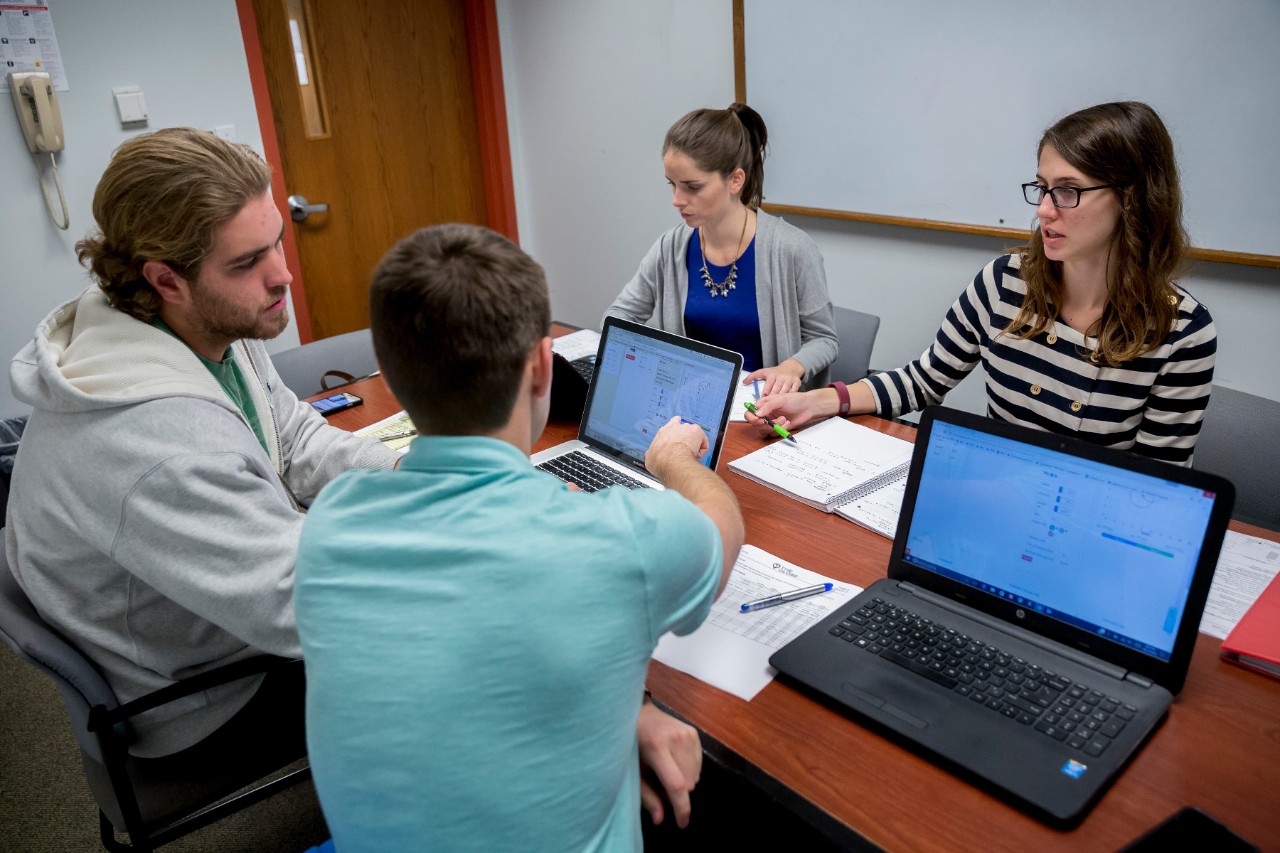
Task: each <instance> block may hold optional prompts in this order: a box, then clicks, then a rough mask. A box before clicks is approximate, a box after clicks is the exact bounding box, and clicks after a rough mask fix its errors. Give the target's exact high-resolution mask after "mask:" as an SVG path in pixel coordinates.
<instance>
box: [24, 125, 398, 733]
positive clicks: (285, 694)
mask: <svg viewBox="0 0 1280 853" xmlns="http://www.w3.org/2000/svg"><path fill="white" fill-rule="evenodd" d="M270 181H271V170H270V167H269V166H268V165H267V164H266V163H265V162H263V160H262V159H261V158H260V157H259V156H258V155H257V154H256V153H254V152H253V151H252V150H251V149H249V148H247V147H245V146H240V145H233V144H230V143H227V142H224V141H223V140H221V139H218V138H217V137H215V136H214V135H213V134H210V133H205V132H203V131H198V130H192V129H178V128H175V129H169V130H161V131H157V132H155V133H151V134H146V135H144V136H139V137H136V138H134V139H131V140H129V141H128V142H126V143H125V144H124V145H122V146H121V147H120V149H119V150H118V151H117V152H116V154H115V156H114V157H113V158H112V161H111V163H110V164H109V166H108V167H107V170H106V172H105V174H104V175H103V177H102V180H101V181H100V182H99V184H98V188H97V191H96V193H95V196H94V203H93V213H94V218H95V219H96V220H97V223H98V227H99V229H100V230H99V232H98V233H95V234H91V235H90V236H89V237H88V238H86V239H85V240H82V241H81V242H80V243H79V244H77V247H76V248H77V252H78V254H79V257H80V260H81V262H82V263H84V264H85V265H86V266H88V267H89V269H90V271H91V273H92V275H93V278H94V279H95V280H96V282H97V286H96V287H90V288H89V289H88V290H86V291H85V292H84V293H83V294H81V295H80V296H79V297H78V298H76V299H74V300H72V301H70V302H68V303H67V304H65V305H62V306H61V307H59V308H57V309H56V310H54V311H53V313H52V314H50V315H49V316H48V317H47V318H46V319H45V320H44V321H43V322H42V323H41V324H40V325H39V327H38V328H37V329H36V333H35V336H34V339H33V340H32V341H31V343H29V344H28V345H27V346H26V347H24V348H23V350H22V351H21V352H19V353H18V355H17V356H16V357H15V358H14V360H13V362H12V364H11V365H10V380H11V383H12V385H13V391H14V395H15V396H16V397H18V398H19V399H20V400H22V401H23V402H25V403H28V404H29V405H31V406H32V408H33V409H34V412H33V414H32V415H31V419H30V422H29V424H28V427H27V430H26V433H25V434H24V436H23V439H22V442H21V445H20V447H19V451H18V457H17V461H16V465H15V468H14V473H13V481H12V496H11V498H10V503H9V514H8V519H9V521H8V527H7V529H6V531H5V543H4V544H5V549H6V553H7V556H8V561H9V565H10V567H11V568H12V570H13V573H14V575H15V576H16V577H17V580H18V583H19V584H21V586H22V588H23V589H24V590H26V592H27V595H28V596H30V598H31V600H32V602H33V603H34V604H35V606H36V608H37V610H39V611H40V614H41V615H42V616H43V617H44V618H45V619H46V620H47V621H48V622H49V623H50V624H52V625H53V626H54V627H55V628H57V629H58V630H59V631H61V632H62V633H63V634H64V635H66V636H67V637H69V638H71V639H72V640H73V641H74V642H75V643H76V644H77V645H78V646H79V647H80V648H81V649H82V650H83V651H84V652H85V653H86V654H87V655H88V656H89V657H90V658H92V659H93V661H94V662H95V663H96V664H97V665H98V667H99V668H100V669H101V670H102V671H103V673H104V674H105V675H106V677H107V680H108V681H109V682H110V684H111V685H112V687H113V688H114V689H115V691H116V694H117V695H118V696H119V698H120V700H121V701H128V700H130V699H133V698H135V697H137V696H139V695H142V694H144V693H148V692H151V691H153V690H157V689H159V688H161V687H164V686H166V685H168V684H171V683H173V682H175V681H177V680H180V679H183V678H187V677H189V676H191V675H194V674H196V673H199V672H202V671H205V670H208V669H213V668H215V667H217V666H220V665H223V664H226V663H231V662H233V661H236V660H240V659H242V658H247V657H251V656H254V655H259V654H262V653H264V652H265V653H269V654H274V655H280V656H283V657H295V658H296V657H301V654H302V652H301V648H300V646H299V642H298V634H297V628H296V625H295V620H294V610H293V578H294V558H295V555H296V552H297V546H298V536H299V531H300V530H301V527H302V521H303V517H304V515H303V509H302V507H303V506H304V505H306V504H307V503H308V502H309V501H310V499H311V498H312V497H313V496H314V495H315V494H316V493H317V492H318V491H319V490H320V488H321V487H322V486H323V485H324V484H325V483H327V482H328V481H329V480H330V479H332V478H333V477H334V476H335V475H337V474H338V473H340V472H342V471H344V470H346V469H348V468H353V467H366V468H390V467H392V466H393V465H394V464H395V463H396V461H397V460H398V459H399V456H398V455H397V454H395V453H394V452H392V451H389V450H387V449H386V448H384V447H381V446H379V445H378V444H376V443H372V442H369V441H367V440H364V439H360V438H356V437H355V436H352V435H351V434H349V433H346V432H344V431H342V430H339V429H335V428H333V427H330V426H328V425H327V424H326V423H325V422H324V419H323V418H321V417H320V416H319V415H317V414H316V413H315V412H314V411H313V410H312V409H311V407H310V406H309V405H307V404H305V403H302V402H299V400H298V398H297V397H296V396H294V394H293V392H291V391H290V390H289V389H288V388H286V387H285V386H284V385H283V384H282V383H281V381H280V378H279V377H278V376H277V375H276V372H275V370H274V369H273V368H272V366H271V359H270V358H269V357H268V355H267V351H266V349H265V347H264V346H263V343H262V341H263V340H266V339H270V338H273V337H275V336H276V335H278V334H279V333H280V332H281V331H283V329H284V328H285V326H286V325H287V324H288V322H289V316H288V304H289V303H288V299H287V294H288V289H289V284H290V282H291V280H292V277H291V276H290V274H289V271H288V270H287V269H286V268H285V263H284V254H283V249H282V244H281V240H282V237H283V233H284V221H283V218H282V217H281V215H280V212H279V210H278V209H277V208H276V206H275V204H274V202H273V201H272V197H271V194H270ZM274 678H276V676H269V677H268V678H267V679H266V681H265V682H264V681H263V679H261V678H256V679H250V680H248V681H247V682H240V683H237V684H233V685H228V686H225V687H222V688H219V689H215V690H210V691H207V692H206V693H204V694H201V695H198V696H193V697H189V698H188V699H187V700H184V702H182V703H174V704H171V705H166V706H164V707H162V708H160V709H157V710H155V711H152V712H149V713H148V714H146V715H143V716H142V717H139V718H138V719H137V723H136V725H135V730H136V731H137V732H138V734H139V736H140V737H139V740H138V743H137V745H136V747H135V748H134V753H135V755H137V756H140V757H148V758H150V757H157V756H169V755H173V754H175V753H178V752H179V751H181V750H184V749H187V748H189V747H192V746H193V745H195V744H197V743H198V742H200V741H202V740H204V739H205V738H207V737H208V736H209V735H210V734H211V733H213V732H214V731H215V730H217V729H218V728H219V727H221V726H223V725H224V724H225V723H227V722H228V721H229V720H231V719H232V718H233V717H234V716H236V715H237V713H244V714H246V715H248V714H250V713H251V712H253V711H254V709H255V708H256V706H257V705H261V704H276V703H277V702H278V701H280V700H281V699H283V700H284V701H297V703H298V704H297V708H298V716H297V718H296V725H295V728H296V730H297V734H298V736H300V735H301V730H302V726H301V702H300V700H301V696H300V690H301V681H300V679H299V680H298V682H297V683H296V684H292V685H291V684H284V685H280V684H278V683H275V684H273V679H274ZM255 693H256V694H257V698H256V699H255ZM264 697H267V698H264ZM251 701H253V703H254V705H253V706H250V703H251ZM247 706H248V707H247ZM276 715H277V716H278V714H276ZM242 719H243V718H242Z"/></svg>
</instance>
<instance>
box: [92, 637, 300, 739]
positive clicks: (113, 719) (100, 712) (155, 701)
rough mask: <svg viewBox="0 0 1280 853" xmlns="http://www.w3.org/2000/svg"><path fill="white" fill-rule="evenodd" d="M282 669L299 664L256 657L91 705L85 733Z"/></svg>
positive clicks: (293, 661)
mask: <svg viewBox="0 0 1280 853" xmlns="http://www.w3.org/2000/svg"><path fill="white" fill-rule="evenodd" d="M286 666H302V661H300V660H291V659H289V658H280V657H275V656H274V655H258V656H257V657H252V658H246V659H245V660H240V661H236V662H235V663H229V664H227V665H226V666H220V667H218V668H216V669H211V670H209V671H208V672H202V673H200V674H199V675H193V676H191V677H190V678H184V679H183V680H182V681H179V682H177V683H176V684H170V685H169V686H168V687H162V688H160V689H159V690H156V691H154V692H152V693H148V694H147V695H145V696H139V697H138V698H137V699H134V700H133V701H131V702H126V703H124V704H123V705H119V706H117V707H115V708H108V707H106V706H105V705H94V706H93V708H91V709H90V711H89V731H91V732H96V731H100V730H102V729H106V728H109V727H111V726H114V725H115V724H116V723H119V722H122V721H124V720H127V719H129V718H130V717H136V716H137V715H139V714H141V713H143V712H145V711H150V710H151V709H153V708H158V707H160V706H161V705H165V704H168V703H169V702H172V701H174V700H175V699H181V698H183V697H184V696H190V695H192V694H194V693H200V692H201V691H204V690H208V689H209V688H210V687H217V686H218V685H220V684H230V683H231V682H233V681H239V680H241V679H243V678H248V677H250V676H253V675H260V674H262V673H267V672H271V671H272V670H275V669H280V668H283V667H286Z"/></svg>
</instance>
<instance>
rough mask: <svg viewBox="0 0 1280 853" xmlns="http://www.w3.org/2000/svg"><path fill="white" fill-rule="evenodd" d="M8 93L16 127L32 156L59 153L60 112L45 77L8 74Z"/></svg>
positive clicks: (55, 94) (47, 76) (50, 79)
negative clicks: (11, 101)
mask: <svg viewBox="0 0 1280 853" xmlns="http://www.w3.org/2000/svg"><path fill="white" fill-rule="evenodd" d="M9 91H11V92H13V104H14V106H15V107H16V108H17V110H18V123H19V124H20V125H22V135H23V136H24V137H26V140H27V150H29V151H30V152H31V153H32V154H38V153H40V152H42V151H48V152H50V153H52V152H54V151H61V150H62V111H61V110H59V109H58V95H57V93H56V92H54V91H53V78H51V77H50V76H49V75H48V74H34V73H23V72H11V73H10V74H9Z"/></svg>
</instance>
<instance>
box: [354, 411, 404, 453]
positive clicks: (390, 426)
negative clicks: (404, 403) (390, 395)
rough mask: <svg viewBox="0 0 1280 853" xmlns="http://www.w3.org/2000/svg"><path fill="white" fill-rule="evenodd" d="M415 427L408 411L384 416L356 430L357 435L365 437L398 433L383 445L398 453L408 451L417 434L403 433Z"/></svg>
mask: <svg viewBox="0 0 1280 853" xmlns="http://www.w3.org/2000/svg"><path fill="white" fill-rule="evenodd" d="M413 428H414V426H413V421H411V420H409V415H408V413H406V412H401V413H400V414H398V415H392V416H391V417H389V418H383V419H382V420H380V421H378V422H377V423H376V424H370V425H369V426H367V427H364V428H363V429H358V430H356V431H355V435H359V436H363V437H365V438H378V437H379V436H383V435H398V436H400V437H399V438H391V439H387V440H386V441H384V442H382V446H383V447H389V448H391V449H392V450H394V451H396V452H397V453H408V452H409V442H411V441H413V440H414V439H415V438H416V437H417V436H416V435H401V433H406V432H409V431H410V430H412V429H413Z"/></svg>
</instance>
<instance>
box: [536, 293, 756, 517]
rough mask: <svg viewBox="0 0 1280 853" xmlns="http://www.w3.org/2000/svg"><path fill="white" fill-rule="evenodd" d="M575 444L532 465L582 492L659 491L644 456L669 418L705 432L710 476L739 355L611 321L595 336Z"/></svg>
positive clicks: (565, 445)
mask: <svg viewBox="0 0 1280 853" xmlns="http://www.w3.org/2000/svg"><path fill="white" fill-rule="evenodd" d="M595 362H596V364H595V371H594V374H593V376H592V380H591V387H590V388H589V389H588V391H587V400H586V404H585V405H584V407H583V411H582V423H581V425H580V426H579V428H578V438H577V440H575V441H567V442H564V443H563V444H558V445H556V446H555V447H552V448H550V449H549V450H544V451H542V452H541V453H535V454H534V455H533V464H534V465H536V466H538V467H539V468H541V469H543V470H544V471H549V472H550V473H552V474H555V475H556V476H557V477H559V478H560V479H562V480H565V481H566V482H573V483H577V484H578V486H579V487H580V488H581V489H582V490H583V491H589V492H594V491H598V490H600V489H604V488H608V487H609V486H614V485H620V486H626V487H628V488H633V489H634V488H655V489H660V488H662V484H661V483H659V482H658V480H657V479H656V478H655V477H654V476H653V475H652V474H650V473H649V472H648V471H646V470H645V467H644V453H645V451H646V450H647V449H648V448H649V443H650V442H651V441H653V436H654V434H655V433H657V431H658V429H659V428H661V427H662V425H663V424H665V423H666V422H667V421H669V420H671V418H672V417H676V416H678V417H681V418H684V419H685V420H687V421H690V422H692V423H695V424H697V425H698V426H700V427H702V430H703V432H705V433H706V434H707V443H708V446H709V450H708V451H707V454H706V455H705V456H704V457H703V458H702V460H701V461H702V462H703V464H705V465H706V466H707V467H708V468H711V469H712V470H715V468H716V466H717V465H718V464H719V463H720V451H721V450H722V449H723V447H724V436H725V428H726V426H727V425H728V422H729V411H730V408H731V406H732V404H733V396H734V391H735V390H737V385H738V375H739V374H740V373H741V372H742V356H741V355H739V354H738V353H736V352H732V351H730V350H726V349H722V348H720V347H717V346H712V345H711V344H704V343H702V342H700V341H695V340H690V339H689V338H685V337H681V336H680V335H673V334H671V333H669V332H662V331H659V330H657V329H651V328H649V327H648V326H643V325H640V324H639V323H632V322H629V321H627V320H619V319H618V318H616V317H609V318H607V319H606V320H605V322H604V328H603V329H602V330H601V332H600V348H599V350H598V351H597V354H596V359H595Z"/></svg>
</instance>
